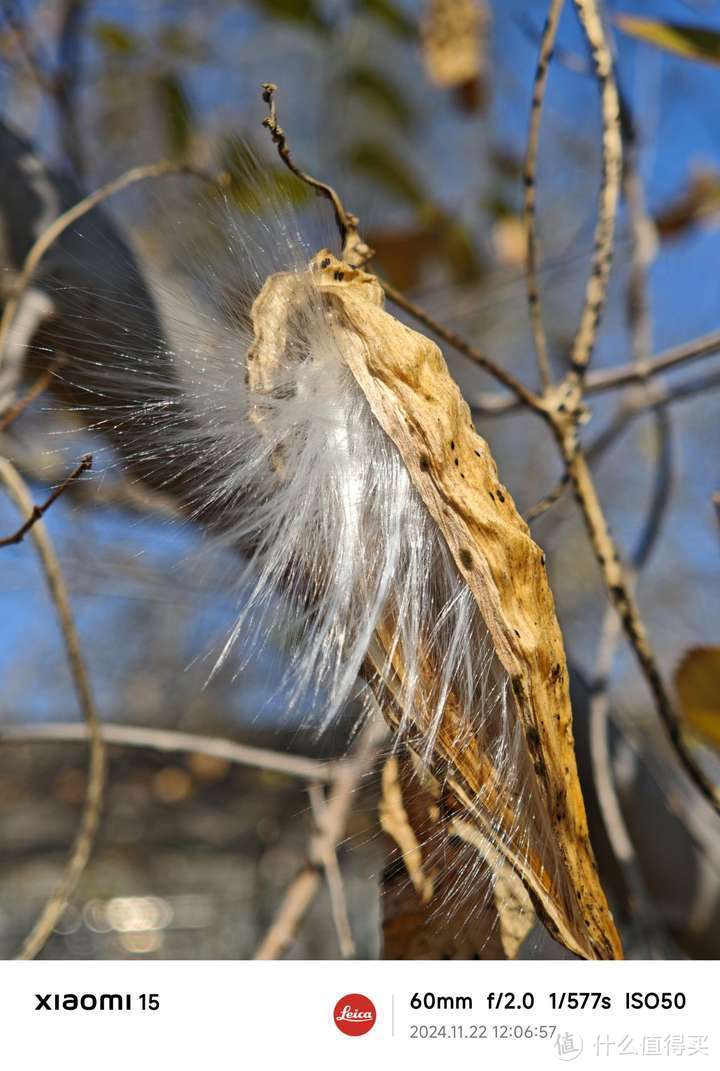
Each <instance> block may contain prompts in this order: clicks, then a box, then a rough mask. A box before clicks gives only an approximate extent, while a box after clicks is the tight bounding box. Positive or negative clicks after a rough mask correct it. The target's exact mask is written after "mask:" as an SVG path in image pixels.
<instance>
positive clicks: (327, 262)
mask: <svg viewBox="0 0 720 1071" xmlns="http://www.w3.org/2000/svg"><path fill="white" fill-rule="evenodd" d="M330 264H331V261H330V257H325V258H324V259H323V260H321V261H320V267H321V268H329V267H330Z"/></svg>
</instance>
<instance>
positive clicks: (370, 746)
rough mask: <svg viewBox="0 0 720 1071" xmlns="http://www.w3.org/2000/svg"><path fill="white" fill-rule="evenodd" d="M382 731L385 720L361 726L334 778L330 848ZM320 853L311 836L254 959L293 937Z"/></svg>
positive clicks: (314, 886)
mask: <svg viewBox="0 0 720 1071" xmlns="http://www.w3.org/2000/svg"><path fill="white" fill-rule="evenodd" d="M385 734H386V729H385V726H384V724H383V723H381V721H380V720H379V719H378V718H374V719H373V721H371V722H370V723H369V724H368V725H366V726H365V728H364V729H363V731H362V733H361V734H360V737H359V739H358V741H357V744H356V746H355V748H354V749H353V752H352V755H351V757H350V759H349V760H347V761H346V763H345V764H344V766H343V768H342V769H341V770H340V771H339V773H338V775H337V777H336V779H335V782H334V784H333V787H332V789H331V791H330V797H329V799H328V801H327V813H326V816H325V831H324V836H325V841H326V843H327V844H330V845H331V846H332V850H333V851H334V850H335V846H336V845H337V844H338V842H339V841H340V839H341V838H342V836H343V833H344V831H345V825H346V822H347V817H348V814H349V811H350V807H351V806H352V801H353V798H354V795H355V791H356V789H357V787H358V785H359V784H360V782H361V780H362V778H363V777H364V776H365V774H367V773H368V771H369V770H370V769H371V768H372V766H373V764H374V762H375V760H376V758H377V754H378V748H379V746H380V743H381V741H382V739H383V738H384V736H385ZM323 854H324V850H321V849H320V842H319V841H318V840H317V837H316V836H313V837H312V838H311V841H310V847H309V850H308V858H307V861H306V862H305V864H304V866H303V867H302V869H301V870H300V872H299V873H298V874H297V876H296V877H295V879H294V880H293V881H292V882H291V884H290V887H289V888H288V890H287V892H286V894H285V896H284V898H283V902H282V904H281V905H280V908H279V910H278V912H277V915H276V916H275V918H274V920H273V922H272V925H271V926H270V928H269V930H268V931H267V933H266V934H265V936H264V938H263V940H262V941H261V943H260V946H259V947H258V950H257V952H256V953H255V959H279V958H280V956H282V955H284V954H285V952H286V951H287V950H288V948H290V946H291V945H292V944H293V942H294V941H295V937H296V935H297V932H298V930H299V928H300V926H301V924H302V921H303V919H304V918H305V915H306V914H307V912H308V910H309V908H310V905H311V904H312V902H313V900H314V899H315V897H316V895H317V893H318V891H319V889H320V883H321V878H322V867H323Z"/></svg>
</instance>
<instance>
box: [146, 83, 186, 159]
mask: <svg viewBox="0 0 720 1071" xmlns="http://www.w3.org/2000/svg"><path fill="white" fill-rule="evenodd" d="M155 92H156V95H157V99H158V102H159V104H160V107H161V109H162V113H163V119H164V120H165V133H166V137H167V141H168V146H169V149H170V153H171V155H172V156H176V157H183V156H186V155H187V152H188V149H189V148H190V138H191V135H192V109H191V107H190V102H189V100H188V97H187V94H186V92H185V88H184V86H183V84H182V80H181V78H180V76H179V75H178V74H177V73H176V72H174V71H168V72H166V73H165V74H160V75H158V76H157V77H156V78H155Z"/></svg>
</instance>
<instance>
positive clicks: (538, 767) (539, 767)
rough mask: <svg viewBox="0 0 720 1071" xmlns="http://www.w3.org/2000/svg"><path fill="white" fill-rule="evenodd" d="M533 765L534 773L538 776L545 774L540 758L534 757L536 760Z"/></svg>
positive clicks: (543, 764)
mask: <svg viewBox="0 0 720 1071" xmlns="http://www.w3.org/2000/svg"><path fill="white" fill-rule="evenodd" d="M533 766H534V768H535V773H536V774H537V775H538V777H544V776H545V773H546V770H545V763H544V762H543V760H542V759H536V761H535V762H534V763H533Z"/></svg>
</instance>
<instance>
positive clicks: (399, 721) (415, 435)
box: [248, 251, 622, 958]
mask: <svg viewBox="0 0 720 1071" xmlns="http://www.w3.org/2000/svg"><path fill="white" fill-rule="evenodd" d="M252 319H253V325H254V330H255V341H254V344H253V346H252V347H251V349H250V352H249V355H248V365H249V373H248V381H249V385H250V388H251V390H252V391H254V392H257V394H256V397H260V398H262V397H266V398H268V397H272V398H274V399H275V400H276V405H278V406H279V405H280V404H281V402H280V399H282V398H283V397H285V398H286V400H287V401H288V403H289V404H291V405H292V399H294V401H295V403H297V399H298V397H299V396H304V397H305V399H306V402H307V399H308V398H309V397H311V395H312V392H313V390H317V389H320V390H321V392H322V391H324V390H325V389H326V388H327V386H328V383H329V382H331V381H332V386H331V391H335V394H336V397H335V401H334V402H333V403H331V405H332V408H333V413H334V418H337V423H335V419H333V430H332V431H331V432H330V434H326V435H325V439H324V441H325V445H326V448H327V450H328V451H329V456H328V457H327V458H323V459H322V462H321V463H322V464H324V465H328V466H330V467H331V468H332V467H333V466H335V467H336V468H337V470H338V476H339V478H337V479H333V480H331V483H332V485H333V487H334V488H335V493H336V495H338V496H339V499H340V503H339V507H340V508H339V510H338V511H337V516H336V518H335V519H334V520H332V519H329V518H328V519H327V523H328V524H329V525H330V528H331V530H332V531H331V540H336V541H339V545H340V546H341V548H342V550H341V553H340V554H339V555H338V554H337V553H336V552H334V551H333V552H332V553H331V554H330V560H326V561H324V562H323V561H320V559H319V558H318V551H319V552H320V556H322V553H323V549H322V548H319V547H318V546H315V547H313V549H312V550H310V552H309V554H308V551H307V549H304V550H302V551H301V553H300V555H299V557H300V559H302V560H297V558H295V559H294V560H293V572H294V575H295V577H301V578H302V579H301V584H302V583H309V584H310V587H311V588H312V589H313V590H312V595H313V597H318V598H319V602H320V604H321V607H320V610H319V612H318V611H317V610H315V611H314V613H319V618H320V620H321V621H322V620H323V619H324V618H325V617H326V616H327V615H328V614H336V615H337V616H336V618H335V620H334V622H332V623H331V622H329V621H327V620H325V622H324V624H323V625H321V626H320V631H319V633H317V632H316V633H315V634H314V640H313V642H314V643H315V644H316V645H317V642H318V636H322V637H323V642H324V641H325V640H329V641H330V642H331V643H335V644H336V645H338V641H339V645H338V646H337V650H336V655H335V656H331V661H332V662H333V669H332V672H331V673H330V675H331V676H332V677H333V679H334V682H335V683H337V680H338V674H339V673H340V670H341V667H342V670H343V672H345V679H346V680H347V676H346V669H347V665H348V663H349V664H350V665H351V666H353V667H355V668H359V665H360V663H362V665H363V666H364V670H365V676H366V678H367V679H368V681H369V683H370V685H371V687H372V688H373V690H374V692H375V694H376V696H377V699H378V701H379V703H380V706H381V708H382V710H383V712H384V714H385V716H386V718H387V719H388V721H389V722H390V723H391V724H392V725H393V727H394V728H395V729H396V730H397V731H398V733H399V735H400V736H401V737H402V738H403V739H404V740H406V741H407V742H408V743H409V744H410V745H411V746H412V748H413V750H414V751H415V753H416V754H417V755H418V756H419V757H420V758H421V760H422V761H423V763H425V764H426V766H427V768H428V769H429V770H430V771H432V773H433V775H434V776H435V777H436V778H437V779H438V781H439V782H440V783H441V784H442V785H443V786H444V790H445V791H446V792H447V793H449V795H450V797H451V798H452V804H451V806H452V807H453V808H455V809H456V820H457V821H456V826H457V828H460V829H465V830H466V831H467V828H468V826H469V827H470V828H472V827H474V828H476V829H477V831H478V832H477V836H478V838H482V840H483V841H484V842H486V843H487V844H489V846H490V850H491V852H494V853H497V855H498V857H501V858H502V859H503V860H504V861H505V862H506V863H507V864H509V865H510V866H511V867H512V868H513V870H514V871H515V872H516V873H517V874H518V875H519V876H520V877H521V878H522V880H523V882H524V884H525V885H526V887H527V889H528V890H529V892H530V893H531V895H532V897H533V900H534V903H535V905H536V907H537V908H538V910H539V912H540V913H541V915H542V917H543V920H544V921H545V923H546V925H547V926H548V928H549V930H550V931H551V932H552V933H553V934H554V936H556V937H557V939H558V940H560V941H561V942H562V943H563V944H565V945H566V946H567V947H568V948H569V949H570V950H571V951H573V952H575V953H576V954H578V955H581V956H584V957H587V958H615V957H619V956H621V955H622V952H621V947H620V942H619V938H618V936H617V933H616V930H615V927H614V924H613V921H612V917H611V915H610V912H609V910H608V906H607V902H606V900H605V896H604V894H603V891H602V888H601V886H600V883H599V879H598V876H597V871H596V868H595V862H594V859H593V855H592V850H591V847H590V843H589V840H588V833H587V823H586V818H585V811H584V805H583V800H582V794H581V790H580V785H579V781H578V777H577V770H576V765H575V757H574V753H573V738H572V726H571V710H570V700H569V691H568V681H567V666H566V661H565V654H564V649H563V644H562V637H561V634H560V629H559V626H558V622H557V619H556V616H555V609H554V604H553V599H552V595H551V592H550V589H549V587H548V583H547V578H546V573H545V568H544V557H543V554H542V551H541V550H540V548H539V547H537V546H536V544H535V543H534V542H533V540H532V539H531V538H530V535H529V531H528V528H527V525H526V524H525V522H524V521H523V520H522V519H521V517H520V516H519V514H518V513H517V510H516V509H515V505H514V503H513V500H512V497H511V496H510V494H509V492H508V491H507V489H506V488H505V487H503V485H502V484H501V483H500V482H499V479H498V474H497V469H496V465H495V462H494V461H493V459H492V457H491V455H490V451H489V449H488V446H487V443H486V442H485V441H484V440H483V439H482V438H481V437H480V436H479V435H478V434H477V432H476V431H475V428H474V427H473V424H472V421H471V418H470V413H469V409H468V407H467V405H466V403H465V402H464V401H463V399H462V397H461V394H460V391H459V389H458V387H457V386H456V384H455V383H454V381H453V380H452V378H451V376H450V374H449V372H448V369H447V366H446V364H445V362H444V360H443V357H442V354H441V352H440V350H439V349H438V347H437V346H436V345H435V344H434V343H433V342H432V341H430V340H429V339H427V338H425V337H424V336H422V335H420V334H418V333H417V332H415V331H412V330H411V329H409V328H408V327H407V326H405V325H404V324H402V323H400V322H399V321H398V320H396V319H395V318H394V317H392V316H391V315H390V314H389V313H387V312H386V311H385V309H384V308H383V294H382V290H381V288H380V286H379V284H378V282H377V280H376V279H375V278H374V277H373V276H372V275H370V274H368V273H365V272H363V271H360V270H357V269H353V268H350V267H348V266H347V265H346V264H344V263H342V262H341V261H338V260H336V259H335V258H334V257H332V256H331V254H330V253H328V252H327V251H322V252H321V253H319V254H318V255H317V256H316V257H315V258H314V260H313V262H312V264H311V268H310V272H309V273H308V274H305V275H304V274H303V273H290V272H288V273H279V274H276V275H274V276H271V277H270V278H268V280H267V281H266V283H265V286H264V287H263V289H262V291H261V293H260V295H259V296H258V298H257V300H256V301H255V303H254V306H253V313H252ZM348 370H349V373H350V374H351V377H352V382H350V383H349V382H348V380H347V377H346V374H345V373H346V371H348ZM319 383H322V387H321V388H318V384H319ZM358 388H359V390H358ZM358 394H359V395H360V397H358ZM316 401H317V398H316ZM368 410H369V412H368ZM324 417H325V419H326V418H327V414H325V415H324ZM318 418H319V419H320V420H321V421H322V419H323V414H322V413H318ZM253 421H254V423H255V425H256V427H257V428H258V431H259V434H260V435H263V434H265V435H266V436H267V439H268V442H273V443H274V445H273V446H272V455H273V465H274V468H275V473H276V479H277V481H278V493H279V494H280V495H282V494H283V493H284V491H283V490H281V488H282V487H283V485H284V486H285V488H287V487H289V486H292V485H293V483H295V482H296V481H297V479H298V469H297V463H298V461H297V457H292V456H290V454H289V453H288V450H287V445H288V444H287V443H286V442H282V441H281V440H282V438H283V437H282V436H278V434H277V427H276V424H275V421H274V420H273V419H269V420H268V412H267V411H263V407H262V404H261V405H260V408H259V409H258V408H257V407H256V408H255V410H254V413H253ZM379 429H381V432H380V434H378V431H379ZM303 435H304V437H305V439H307V435H308V430H307V429H306V430H305V432H303ZM306 463H307V458H305V459H304V461H303V466H304V465H305V464H306ZM374 466H377V468H378V475H376V476H375V477H374V476H373V468H374ZM296 490H297V489H296ZM394 492H395V493H396V494H395V495H394V494H393V493H394ZM380 500H382V501H380ZM285 504H286V506H287V504H288V503H287V502H286V503H285ZM337 505H338V503H335V506H336V507H337ZM329 512H332V509H330V511H329ZM348 525H352V526H353V531H352V532H349V531H348ZM371 540H374V541H375V542H376V543H377V545H373V543H372V542H371ZM324 546H325V548H326V549H327V545H326V544H324ZM421 573H422V574H423V575H422V576H421V575H420V574H421ZM315 622H316V624H315V627H316V628H317V617H316V618H315ZM324 657H327V653H325V655H324ZM333 659H334V661H333ZM311 661H312V664H313V665H315V666H316V667H317V666H318V661H317V658H315V659H314V660H312V659H311ZM321 675H322V676H323V677H324V678H326V679H327V678H328V664H327V663H323V669H322V673H321ZM340 691H342V689H340ZM458 823H459V824H458ZM457 828H456V830H455V834H456V835H457ZM465 839H466V840H468V842H470V841H472V839H473V838H472V837H466V838H465ZM463 885H464V893H465V895H467V886H468V875H467V874H464V875H463Z"/></svg>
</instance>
